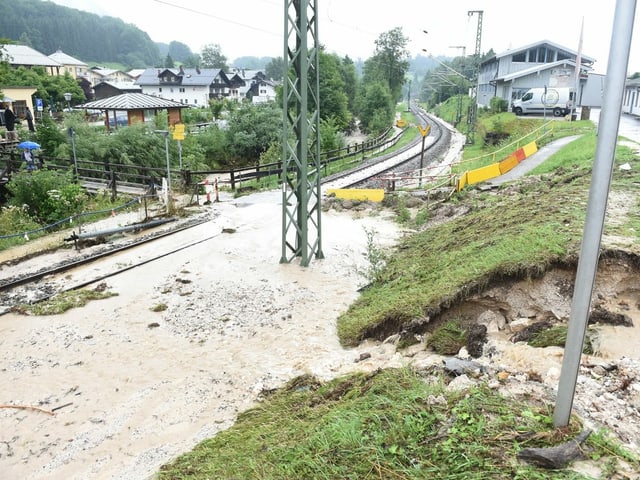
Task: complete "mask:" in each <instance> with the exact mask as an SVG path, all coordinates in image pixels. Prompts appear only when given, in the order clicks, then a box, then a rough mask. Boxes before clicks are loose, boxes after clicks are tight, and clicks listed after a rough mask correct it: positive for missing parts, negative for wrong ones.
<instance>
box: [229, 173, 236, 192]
mask: <svg viewBox="0 0 640 480" xmlns="http://www.w3.org/2000/svg"><path fill="white" fill-rule="evenodd" d="M229 174H230V176H231V190H235V189H236V176H235V172H234V171H233V168H232V169H231V170H229Z"/></svg>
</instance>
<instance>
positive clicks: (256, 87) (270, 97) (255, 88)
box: [247, 79, 277, 103]
mask: <svg viewBox="0 0 640 480" xmlns="http://www.w3.org/2000/svg"><path fill="white" fill-rule="evenodd" d="M276 85H277V84H276V82H274V81H273V80H264V79H263V80H254V81H253V83H252V84H251V87H250V88H249V91H248V92H247V98H250V99H251V101H252V102H253V103H265V102H272V101H274V100H275V99H276Z"/></svg>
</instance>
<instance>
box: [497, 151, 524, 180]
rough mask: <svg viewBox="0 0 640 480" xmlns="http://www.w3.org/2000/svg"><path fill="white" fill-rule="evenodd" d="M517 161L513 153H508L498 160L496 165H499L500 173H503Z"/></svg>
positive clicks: (516, 163)
mask: <svg viewBox="0 0 640 480" xmlns="http://www.w3.org/2000/svg"><path fill="white" fill-rule="evenodd" d="M519 163H520V162H519V161H518V157H517V156H516V155H515V154H514V153H512V154H511V155H509V156H508V157H507V158H505V159H504V160H500V162H499V163H498V165H499V166H500V175H504V174H505V173H507V172H508V171H509V170H511V169H512V168H513V167H515V166H516V165H518V164H519Z"/></svg>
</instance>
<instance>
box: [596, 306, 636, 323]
mask: <svg viewBox="0 0 640 480" xmlns="http://www.w3.org/2000/svg"><path fill="white" fill-rule="evenodd" d="M594 323H600V324H604V325H614V326H620V327H633V320H631V318H630V317H629V315H625V314H624V313H614V312H610V311H608V310H606V309H604V308H602V307H601V306H599V305H598V306H597V307H595V308H594V309H593V310H592V311H591V315H589V324H594Z"/></svg>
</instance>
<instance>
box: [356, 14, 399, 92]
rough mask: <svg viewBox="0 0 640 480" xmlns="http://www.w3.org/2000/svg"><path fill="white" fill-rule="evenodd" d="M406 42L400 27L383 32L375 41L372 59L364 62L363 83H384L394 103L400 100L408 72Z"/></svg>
mask: <svg viewBox="0 0 640 480" xmlns="http://www.w3.org/2000/svg"><path fill="white" fill-rule="evenodd" d="M408 41H409V39H408V38H407V37H405V36H404V34H403V33H402V28H400V27H396V28H394V29H392V30H389V31H388V32H384V33H382V34H381V35H380V36H379V37H378V39H377V40H376V41H375V44H376V49H375V52H374V54H373V57H371V58H369V59H368V60H367V61H366V62H365V67H364V68H365V72H364V82H365V83H373V82H377V81H384V82H385V83H386V84H387V85H388V87H389V91H390V92H391V95H392V98H393V100H394V101H398V100H400V98H401V95H402V86H403V85H404V84H405V77H406V74H407V71H408V70H409V51H408V50H407V42H408Z"/></svg>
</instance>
